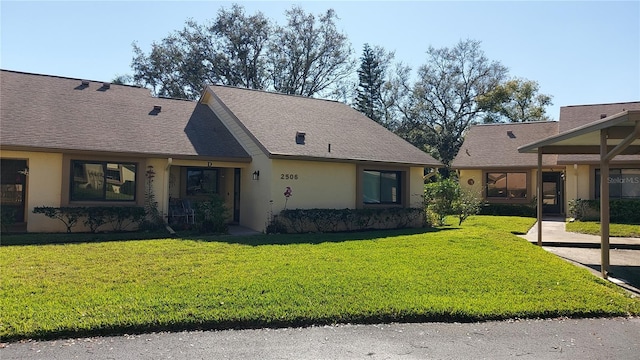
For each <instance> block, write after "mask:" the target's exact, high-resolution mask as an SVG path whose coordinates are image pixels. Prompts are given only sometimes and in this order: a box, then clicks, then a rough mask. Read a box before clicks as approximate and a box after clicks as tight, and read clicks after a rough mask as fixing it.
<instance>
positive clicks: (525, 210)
mask: <svg viewBox="0 0 640 360" xmlns="http://www.w3.org/2000/svg"><path fill="white" fill-rule="evenodd" d="M479 214H480V215H493V216H524V217H536V216H537V214H536V206H535V205H532V204H489V203H485V204H483V205H482V206H481V207H480V213H479Z"/></svg>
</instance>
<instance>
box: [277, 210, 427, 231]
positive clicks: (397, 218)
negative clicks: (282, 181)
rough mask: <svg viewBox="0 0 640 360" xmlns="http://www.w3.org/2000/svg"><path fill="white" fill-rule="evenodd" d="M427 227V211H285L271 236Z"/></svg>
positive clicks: (278, 217) (278, 218)
mask: <svg viewBox="0 0 640 360" xmlns="http://www.w3.org/2000/svg"><path fill="white" fill-rule="evenodd" d="M424 226H426V221H425V212H424V209H420V208H385V209H294V210H283V211H281V212H280V214H278V215H276V216H274V218H273V220H272V222H271V224H269V225H268V226H267V233H307V232H321V233H325V232H339V231H361V230H373V229H375V230H379V229H401V228H407V227H413V228H418V227H424Z"/></svg>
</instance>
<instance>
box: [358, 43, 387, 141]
mask: <svg viewBox="0 0 640 360" xmlns="http://www.w3.org/2000/svg"><path fill="white" fill-rule="evenodd" d="M393 56H394V55H393V53H389V52H386V51H385V50H384V49H383V48H381V47H378V46H376V47H373V48H372V47H371V46H370V45H369V44H364V48H363V51H362V56H361V57H360V68H359V69H358V80H359V82H358V88H357V89H356V99H355V103H354V107H355V109H356V110H358V111H360V112H361V113H363V114H365V115H366V116H367V117H369V118H370V119H372V120H374V121H376V122H378V123H380V124H382V125H384V126H385V127H387V128H389V129H391V128H392V124H394V123H395V121H394V119H393V115H392V113H393V111H392V110H391V109H390V107H391V105H392V97H391V94H390V87H391V83H390V81H389V80H388V79H387V77H388V74H387V72H388V68H389V64H390V62H391V60H392V59H393Z"/></svg>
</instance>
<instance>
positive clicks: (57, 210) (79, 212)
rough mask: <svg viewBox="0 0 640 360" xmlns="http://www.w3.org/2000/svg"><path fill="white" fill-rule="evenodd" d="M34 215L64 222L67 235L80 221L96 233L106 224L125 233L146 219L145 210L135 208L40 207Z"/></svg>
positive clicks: (35, 210) (35, 209) (34, 210)
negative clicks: (130, 227)
mask: <svg viewBox="0 0 640 360" xmlns="http://www.w3.org/2000/svg"><path fill="white" fill-rule="evenodd" d="M33 213H34V214H44V215H45V216H46V217H48V218H51V219H57V220H60V221H62V223H64V225H65V227H66V228H67V233H70V232H71V229H72V228H73V227H75V226H76V225H77V224H78V222H79V221H80V220H83V223H84V225H85V226H87V227H88V228H89V230H90V231H91V232H93V233H95V232H98V228H100V227H101V226H102V225H105V224H110V225H111V227H112V230H113V231H124V230H126V229H127V227H129V226H130V225H132V224H140V223H141V222H142V221H143V220H144V218H145V210H144V208H142V207H135V206H92V207H82V206H63V207H52V206H38V207H35V208H34V209H33Z"/></svg>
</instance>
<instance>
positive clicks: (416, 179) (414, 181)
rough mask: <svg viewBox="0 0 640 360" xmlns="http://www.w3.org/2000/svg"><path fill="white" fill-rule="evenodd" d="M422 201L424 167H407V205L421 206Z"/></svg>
mask: <svg viewBox="0 0 640 360" xmlns="http://www.w3.org/2000/svg"><path fill="white" fill-rule="evenodd" d="M423 203H424V168H421V167H412V168H410V169H409V207H412V208H422V207H423Z"/></svg>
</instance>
